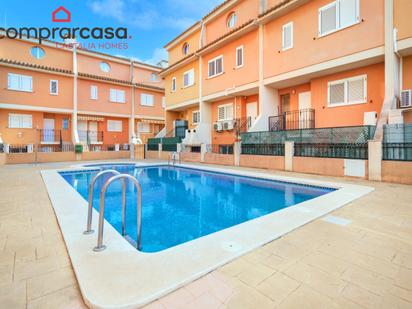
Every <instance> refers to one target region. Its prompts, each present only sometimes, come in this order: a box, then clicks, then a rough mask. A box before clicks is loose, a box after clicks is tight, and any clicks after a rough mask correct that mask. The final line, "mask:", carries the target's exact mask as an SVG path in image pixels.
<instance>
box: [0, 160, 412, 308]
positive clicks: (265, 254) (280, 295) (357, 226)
mask: <svg viewBox="0 0 412 309" xmlns="http://www.w3.org/2000/svg"><path fill="white" fill-rule="evenodd" d="M69 165H70V163H67V164H45V165H38V166H31V165H20V166H3V167H0V307H1V308H41V309H43V308H53V309H56V308H67V309H69V308H70V309H72V308H85V305H84V304H83V301H82V298H81V294H80V291H79V288H78V285H77V283H76V279H75V275H74V273H73V270H72V268H71V264H70V260H69V257H68V255H67V252H66V249H65V245H64V242H63V239H62V236H61V233H60V230H59V227H58V224H57V221H56V218H55V216H54V213H53V208H52V206H51V204H50V201H49V199H48V196H47V193H46V189H45V187H44V185H43V181H42V179H41V176H40V173H39V170H41V169H47V168H56V167H66V166H69ZM272 173H274V172H272ZM282 174H285V173H282ZM294 176H296V177H308V176H307V175H301V174H294ZM310 177H311V178H313V177H316V176H313V175H311V176H310ZM316 178H319V179H325V180H332V181H333V180H337V179H333V178H328V177H316ZM338 181H340V182H342V181H345V182H356V183H358V184H359V183H360V184H366V185H369V186H373V187H375V189H376V190H375V191H374V192H372V193H371V194H369V195H367V196H365V197H363V198H361V199H359V200H357V201H355V202H353V203H351V204H349V205H347V206H345V207H343V208H341V209H339V210H337V211H335V212H333V215H334V216H337V217H342V218H345V219H348V220H351V223H350V224H348V225H346V226H345V225H337V224H334V223H329V222H326V221H324V220H322V219H319V220H316V221H314V222H312V223H310V224H307V225H306V226H304V227H302V228H299V229H297V230H295V231H293V232H291V233H290V234H288V235H286V236H285V237H282V238H280V239H278V240H275V241H273V242H272V243H270V244H268V245H266V246H264V247H262V248H260V249H258V250H255V251H253V252H252V253H249V254H247V255H246V256H243V257H241V258H239V259H237V260H235V261H234V262H232V263H230V264H227V265H226V266H224V267H222V268H220V269H218V270H216V271H214V272H212V273H210V274H209V275H207V276H205V277H203V278H201V279H199V280H197V281H196V282H193V283H192V284H190V285H188V286H186V287H184V288H181V289H180V290H178V291H176V292H174V293H172V294H170V295H168V296H166V297H164V298H162V299H160V300H158V301H156V302H154V303H152V304H151V305H149V306H147V307H146V308H147V309H149V308H152V309H153V308H167V309H174V308H179V309H184V308H196V309H202V308H207V309H213V308H236V309H242V308H253V309H256V308H259V309H264V308H328V309H329V308H412V202H411V201H412V186H404V185H396V184H385V183H371V182H366V181H357V180H350V179H338Z"/></svg>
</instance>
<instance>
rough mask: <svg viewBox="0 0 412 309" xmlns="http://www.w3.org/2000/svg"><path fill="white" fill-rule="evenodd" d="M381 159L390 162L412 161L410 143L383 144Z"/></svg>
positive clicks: (411, 145) (411, 144)
mask: <svg viewBox="0 0 412 309" xmlns="http://www.w3.org/2000/svg"><path fill="white" fill-rule="evenodd" d="M382 150H383V159H384V160H390V161H412V143H384V144H383V145H382Z"/></svg>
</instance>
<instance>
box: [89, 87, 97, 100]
mask: <svg viewBox="0 0 412 309" xmlns="http://www.w3.org/2000/svg"><path fill="white" fill-rule="evenodd" d="M98 99H99V88H98V87H97V86H96V85H91V86H90V100H98Z"/></svg>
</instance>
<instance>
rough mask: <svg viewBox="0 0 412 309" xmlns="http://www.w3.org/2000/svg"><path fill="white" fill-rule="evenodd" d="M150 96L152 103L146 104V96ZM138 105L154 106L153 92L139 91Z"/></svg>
mask: <svg viewBox="0 0 412 309" xmlns="http://www.w3.org/2000/svg"><path fill="white" fill-rule="evenodd" d="M149 97H151V98H152V103H151V104H148V103H147V98H149ZM140 105H141V106H154V105H155V97H154V95H153V94H148V93H141V94H140Z"/></svg>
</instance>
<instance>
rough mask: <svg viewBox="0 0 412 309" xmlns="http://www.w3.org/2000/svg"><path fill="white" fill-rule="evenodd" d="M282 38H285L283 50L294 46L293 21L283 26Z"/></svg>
mask: <svg viewBox="0 0 412 309" xmlns="http://www.w3.org/2000/svg"><path fill="white" fill-rule="evenodd" d="M282 38H283V40H282V41H283V42H282V45H283V46H282V47H283V50H285V49H289V48H292V47H293V24H292V23H289V24H287V25H284V26H283V33H282Z"/></svg>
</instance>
